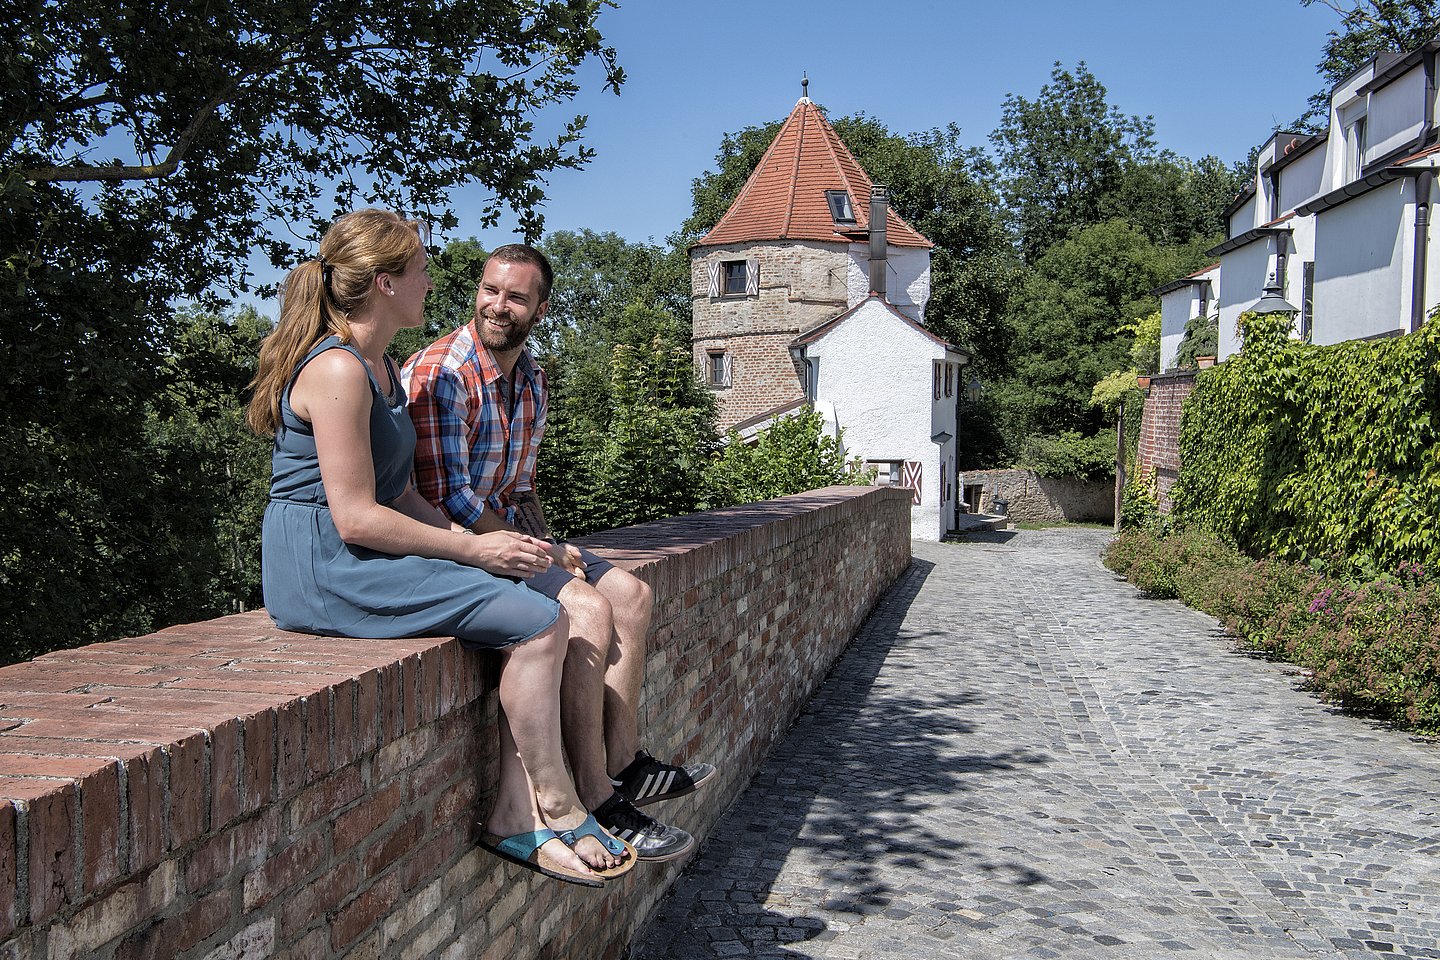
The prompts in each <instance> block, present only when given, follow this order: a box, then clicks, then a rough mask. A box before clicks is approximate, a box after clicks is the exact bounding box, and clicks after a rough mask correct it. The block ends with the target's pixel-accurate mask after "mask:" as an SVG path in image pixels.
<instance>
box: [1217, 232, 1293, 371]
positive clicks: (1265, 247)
mask: <svg viewBox="0 0 1440 960" xmlns="http://www.w3.org/2000/svg"><path fill="white" fill-rule="evenodd" d="M1273 251H1274V246H1273V241H1272V240H1271V239H1270V238H1268V237H1265V238H1261V239H1259V240H1256V241H1255V242H1254V243H1247V244H1246V245H1245V246H1243V247H1241V248H1240V249H1238V250H1232V251H1230V252H1229V253H1227V254H1225V256H1223V257H1221V258H1220V294H1219V296H1218V298H1217V299H1218V300H1219V304H1220V354H1219V356H1220V359H1221V360H1224V359H1225V358H1226V357H1228V356H1230V355H1231V354H1234V353H1238V352H1239V351H1240V337H1239V334H1238V333H1237V332H1236V330H1235V321H1236V320H1239V319H1240V314H1241V313H1243V312H1245V311H1246V310H1248V309H1250V308H1251V307H1252V306H1254V305H1255V301H1256V300H1259V299H1260V295H1261V294H1262V293H1263V292H1264V289H1265V281H1266V280H1267V279H1268V278H1269V276H1270V271H1271V270H1272V269H1273V268H1274V265H1275V258H1274V256H1273V255H1272V254H1273ZM1294 273H1295V274H1297V275H1298V274H1299V270H1298V269H1297V270H1295V271H1294Z"/></svg>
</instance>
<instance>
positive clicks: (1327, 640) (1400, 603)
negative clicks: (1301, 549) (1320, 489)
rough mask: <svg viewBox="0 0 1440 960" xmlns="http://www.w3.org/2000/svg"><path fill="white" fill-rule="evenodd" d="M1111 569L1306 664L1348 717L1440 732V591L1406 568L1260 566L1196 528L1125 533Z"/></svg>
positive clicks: (1270, 562) (1268, 562) (1112, 552)
mask: <svg viewBox="0 0 1440 960" xmlns="http://www.w3.org/2000/svg"><path fill="white" fill-rule="evenodd" d="M1105 564H1106V566H1108V567H1110V569H1112V570H1114V571H1116V572H1117V573H1120V574H1121V575H1123V576H1125V577H1126V578H1127V579H1129V580H1130V581H1131V582H1132V583H1134V584H1135V585H1136V586H1137V587H1139V588H1140V589H1142V590H1144V591H1146V592H1147V593H1149V594H1151V595H1153V596H1157V597H1176V596H1178V597H1179V598H1180V599H1181V600H1183V601H1184V602H1185V603H1187V604H1188V605H1189V606H1192V607H1194V608H1196V609H1198V610H1203V611H1204V612H1206V613H1209V614H1210V615H1211V616H1214V617H1215V618H1216V619H1218V620H1219V621H1220V622H1221V623H1223V624H1224V625H1225V626H1226V628H1228V629H1229V630H1230V632H1231V633H1233V634H1234V635H1235V636H1237V637H1239V638H1240V639H1242V640H1243V641H1244V642H1245V643H1246V644H1247V645H1248V646H1250V647H1251V648H1253V649H1256V650H1260V651H1263V652H1264V653H1266V654H1268V655H1271V656H1274V657H1276V658H1279V659H1283V660H1287V661H1289V662H1292V663H1296V664H1299V665H1301V666H1303V667H1305V668H1306V669H1307V670H1309V672H1310V676H1309V685H1310V686H1311V687H1312V688H1313V689H1315V690H1317V691H1319V692H1320V693H1321V695H1322V696H1324V697H1325V698H1326V699H1328V700H1332V701H1334V702H1338V703H1340V704H1342V705H1343V706H1345V707H1346V708H1347V709H1351V710H1355V711H1357V712H1362V713H1367V714H1370V715H1374V716H1379V717H1383V718H1385V719H1387V720H1391V721H1393V722H1395V723H1398V724H1400V725H1402V726H1405V727H1408V728H1410V729H1414V730H1417V731H1420V732H1422V733H1440V587H1437V584H1436V582H1435V580H1433V579H1432V578H1431V575H1430V572H1429V571H1428V570H1427V569H1426V568H1425V567H1424V566H1423V565H1422V564H1419V563H1415V562H1405V563H1401V564H1399V565H1397V567H1396V568H1395V569H1394V570H1391V571H1388V572H1384V573H1379V574H1377V575H1375V576H1374V577H1373V578H1371V579H1367V580H1365V581H1364V582H1359V581H1351V580H1344V579H1340V578H1338V577H1336V576H1334V575H1332V574H1328V573H1326V572H1324V570H1323V568H1322V567H1321V565H1320V564H1316V565H1315V566H1304V565H1301V564H1296V563H1289V562H1286V561H1282V560H1277V559H1275V558H1267V559H1264V560H1251V559H1249V558H1247V557H1245V556H1244V555H1243V554H1241V553H1240V552H1239V551H1238V550H1236V549H1235V548H1234V547H1232V546H1230V545H1228V544H1226V543H1224V542H1222V541H1220V540H1218V539H1216V538H1214V537H1212V536H1210V535H1208V534H1204V533H1202V532H1200V531H1198V530H1195V529H1193V528H1192V529H1187V530H1184V531H1181V532H1177V533H1172V534H1171V535H1169V536H1164V537H1161V536H1157V535H1156V534H1154V533H1152V532H1147V531H1144V530H1125V531H1123V532H1122V533H1121V534H1120V535H1119V536H1118V537H1116V538H1115V540H1114V541H1113V542H1112V543H1111V545H1110V547H1109V549H1108V550H1107V551H1106V555H1105Z"/></svg>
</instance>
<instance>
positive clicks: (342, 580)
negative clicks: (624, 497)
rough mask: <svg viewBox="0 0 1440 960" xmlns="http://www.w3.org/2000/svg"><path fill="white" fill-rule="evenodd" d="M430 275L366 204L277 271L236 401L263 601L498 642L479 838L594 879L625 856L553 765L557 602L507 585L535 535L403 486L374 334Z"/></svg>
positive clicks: (408, 306) (413, 304) (397, 419)
mask: <svg viewBox="0 0 1440 960" xmlns="http://www.w3.org/2000/svg"><path fill="white" fill-rule="evenodd" d="M430 289H431V283H430V278H429V276H427V275H426V272H425V245H424V241H423V239H422V237H421V231H420V227H419V225H418V224H417V223H416V222H415V221H412V220H402V219H401V218H400V217H398V216H396V215H395V214H393V213H388V212H386V211H381V210H361V211H357V212H355V213H352V214H349V215H347V216H344V217H342V218H340V219H339V220H337V221H336V222H335V224H334V225H333V226H332V227H331V228H330V230H329V231H328V232H327V233H326V234H325V237H324V239H323V240H321V241H320V256H319V257H318V258H317V259H316V260H312V261H310V262H308V263H304V264H301V265H300V266H299V267H297V268H296V269H295V270H293V271H291V273H290V275H289V277H287V278H286V280H285V287H284V293H283V298H282V301H281V308H280V321H279V323H278V324H276V326H275V330H274V331H273V332H272V333H271V334H270V335H269V336H268V337H267V338H266V339H265V342H264V344H263V345H262V346H261V348H260V366H259V371H258V372H257V374H256V376H255V381H254V383H253V384H252V385H251V386H252V387H253V389H254V396H253V399H252V400H251V403H250V409H249V412H248V418H249V422H250V425H251V427H252V428H253V429H254V430H255V431H256V432H258V433H262V434H270V433H273V434H274V436H275V449H274V454H273V475H272V480H271V485H270V503H269V506H268V507H267V508H266V511H265V527H264V535H263V540H262V546H263V563H262V568H263V570H262V573H263V588H264V594H265V605H266V607H267V608H268V609H269V611H270V615H271V616H272V617H273V618H274V619H275V622H276V624H277V625H278V626H280V627H281V628H283V629H286V630H298V631H303V632H307V633H320V634H328V635H334V636H350V637H373V638H385V637H406V636H412V637H413V636H437V635H439V636H444V635H447V634H449V635H453V636H456V637H458V638H459V639H460V641H461V643H463V644H464V645H465V646H466V647H467V648H470V649H481V650H497V651H499V655H500V660H501V670H500V704H501V710H502V712H501V720H500V783H499V790H498V796H497V799H496V802H495V809H494V811H493V813H492V814H491V816H490V820H489V822H488V823H487V824H486V828H485V831H484V834H483V839H482V845H483V846H485V847H486V848H487V849H490V850H493V851H494V852H495V853H497V854H498V855H500V856H502V857H504V858H506V859H508V860H511V861H513V862H515V863H519V864H520V865H522V866H524V867H526V868H527V869H531V870H535V871H538V872H540V873H544V874H546V875H547V876H552V877H556V878H558V879H563V880H568V881H570V882H573V883H580V884H584V885H587V886H601V885H602V879H610V878H612V877H617V876H620V875H621V874H623V873H626V872H628V871H629V870H630V868H631V867H633V866H634V864H635V857H634V850H633V848H631V847H630V846H629V844H625V843H623V842H622V841H619V840H616V839H615V838H613V837H611V836H610V835H609V834H607V833H605V832H604V831H603V830H601V829H600V828H599V827H598V825H596V823H595V820H594V818H593V817H591V816H590V815H589V814H588V813H587V812H586V811H585V809H584V807H582V806H581V804H580V801H579V799H578V798H577V797H576V794H575V787H574V784H573V783H572V782H571V780H570V777H569V774H568V773H567V772H566V770H565V766H564V761H563V758H562V755H561V746H560V744H561V739H560V700H559V689H560V675H561V667H562V664H563V662H564V659H565V649H566V643H567V637H568V624H567V622H566V620H565V616H564V612H563V610H562V609H561V608H560V606H559V604H557V603H556V602H555V601H553V600H550V599H549V598H547V597H544V596H542V595H540V594H538V593H535V592H534V591H531V590H529V589H528V588H526V587H525V586H524V584H523V583H520V582H516V580H523V579H524V578H527V577H531V576H534V575H535V574H536V573H539V572H540V571H542V570H544V569H545V568H546V567H547V566H548V565H549V564H550V554H549V551H548V546H549V545H548V544H545V543H543V542H542V541H539V540H536V539H534V538H532V537H528V536H524V535H522V534H518V533H514V532H510V531H501V532H497V533H489V534H485V535H483V536H475V535H473V534H471V533H470V532H469V531H459V530H454V529H451V526H450V524H449V523H448V522H447V521H446V520H445V519H444V518H443V517H442V516H441V515H440V514H439V513H438V512H437V511H436V510H435V509H434V508H433V507H431V506H430V505H429V504H428V503H426V502H425V500H424V498H422V497H421V496H420V495H419V494H418V493H417V492H416V491H415V490H414V489H413V488H411V487H410V484H409V478H410V471H411V462H412V458H413V455H414V449H415V431H414V428H413V427H412V426H411V424H410V418H409V415H408V414H407V412H406V410H405V391H404V389H402V388H401V386H400V378H399V373H398V371H397V370H396V369H395V365H394V363H393V362H391V361H390V360H389V358H388V357H386V355H385V348H386V347H388V346H389V344H390V341H391V339H392V338H393V337H394V336H395V334H396V332H397V331H398V330H400V329H401V328H402V327H413V326H417V325H419V323H420V322H421V318H422V312H423V308H424V303H425V295H426V294H427V293H428V292H429V291H430ZM505 578H513V579H505Z"/></svg>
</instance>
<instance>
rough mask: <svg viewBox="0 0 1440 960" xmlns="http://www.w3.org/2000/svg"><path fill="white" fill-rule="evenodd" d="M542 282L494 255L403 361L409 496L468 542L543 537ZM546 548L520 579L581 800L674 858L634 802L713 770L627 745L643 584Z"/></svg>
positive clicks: (564, 547) (647, 849)
mask: <svg viewBox="0 0 1440 960" xmlns="http://www.w3.org/2000/svg"><path fill="white" fill-rule="evenodd" d="M553 282H554V273H553V271H552V270H551V268H550V263H549V261H548V260H547V259H546V258H545V255H544V254H542V253H540V251H538V250H535V249H534V248H532V247H528V246H525V245H523V244H510V245H507V246H503V247H500V248H499V249H497V250H495V251H494V252H493V253H491V254H490V257H489V259H488V260H487V261H486V262H485V271H484V275H483V276H482V278H481V281H480V288H479V290H478V291H477V292H476V294H475V316H474V319H473V320H472V321H471V322H470V323H469V324H466V325H465V326H463V327H461V328H460V329H458V330H456V331H455V332H454V333H451V334H449V335H448V336H445V337H442V338H441V339H439V340H437V341H436V342H435V343H433V344H431V345H430V346H429V347H427V348H426V349H424V350H422V351H420V352H419V353H417V354H416V355H415V356H413V357H411V358H410V360H409V362H407V363H406V364H405V370H404V379H405V386H406V390H407V392H408V393H409V396H410V415H411V418H412V419H413V420H414V422H415V433H416V436H417V440H418V442H417V444H416V448H415V477H416V483H417V486H418V487H419V490H420V492H421V493H422V494H423V495H424V496H425V498H426V499H428V500H429V501H430V502H431V503H434V504H435V505H436V506H437V507H439V508H440V509H441V510H442V511H444V512H445V514H446V515H448V516H449V517H450V518H451V520H453V521H454V522H455V523H458V524H460V525H461V526H464V527H467V528H468V529H470V530H473V531H475V532H476V533H487V532H489V531H492V530H500V529H516V530H520V531H522V532H524V533H528V534H530V535H532V536H536V537H542V538H545V539H552V538H551V537H550V531H549V529H548V527H547V526H546V524H545V517H544V514H543V512H542V511H541V509H540V501H539V499H538V497H537V496H536V492H535V458H536V455H537V453H538V450H539V445H540V440H541V437H542V436H543V435H544V432H545V415H546V407H547V401H548V396H547V393H546V385H545V374H544V373H543V372H542V371H541V370H540V368H539V367H538V366H537V365H536V364H535V361H534V359H533V358H532V357H531V355H530V352H529V351H528V350H527V349H526V347H525V344H526V338H527V337H528V335H529V333H530V330H531V329H532V328H533V327H534V326H535V324H536V323H538V322H539V321H540V320H541V319H542V318H543V317H544V316H545V312H546V311H547V310H548V309H549V305H550V287H551V284H552V283H553ZM552 543H553V545H552V549H551V557H550V561H551V562H550V564H549V566H548V568H547V569H545V570H542V571H538V572H537V573H535V575H534V576H533V577H531V578H529V579H527V580H526V581H525V582H526V583H527V584H528V585H529V587H530V588H531V589H533V590H537V591H539V592H540V593H543V594H545V595H546V596H549V597H551V598H553V599H556V600H558V601H560V603H561V604H562V605H563V606H564V607H565V611H566V613H567V614H568V615H569V618H570V624H571V638H570V647H569V652H568V653H567V655H566V658H565V667H564V677H563V682H562V684H561V712H562V719H563V724H562V726H563V728H564V733H565V748H566V752H567V753H568V754H569V756H570V763H571V767H572V769H573V772H574V774H575V785H576V788H577V789H578V792H579V794H580V800H581V802H582V803H584V804H585V806H586V807H587V808H588V809H590V810H591V811H592V812H593V813H594V814H595V818H596V819H597V820H599V821H600V823H601V824H602V825H603V826H604V827H605V829H607V830H609V831H610V832H611V833H612V834H614V835H615V836H617V837H619V838H621V839H624V840H628V841H629V842H630V843H632V844H634V846H635V849H636V852H637V855H638V856H639V858H640V859H641V860H670V859H673V858H675V857H679V856H683V855H684V854H685V853H687V852H689V851H690V850H691V849H692V848H693V847H694V845H695V840H694V838H693V837H691V836H690V834H688V833H686V832H685V831H684V830H681V829H679V828H678V827H672V826H668V825H666V824H664V823H661V822H660V821H658V820H656V819H655V818H653V817H650V816H648V815H646V814H645V813H643V812H642V811H640V810H639V809H638V806H643V805H645V804H648V803H654V802H656V801H659V800H665V799H669V798H670V797H678V796H683V795H685V794H687V793H690V792H691V791H693V790H695V789H696V788H698V787H699V786H700V785H701V784H703V783H704V782H705V781H706V780H708V779H709V778H710V777H711V776H712V775H713V774H714V773H715V768H714V767H713V766H711V765H710V764H708V763H702V764H689V765H685V766H679V765H675V764H668V763H662V762H661V761H659V760H656V759H655V758H654V757H651V756H650V755H649V754H648V753H646V752H644V751H643V750H641V749H640V748H639V734H638V730H637V726H638V721H637V711H638V708H639V702H640V687H641V684H642V683H643V681H644V674H645V637H646V634H647V633H648V632H649V629H650V618H651V594H650V587H649V586H648V585H647V584H645V583H644V582H643V581H641V580H639V579H638V578H636V577H634V576H632V575H631V574H630V573H628V572H626V571H624V570H621V569H619V568H617V567H615V566H612V565H611V564H610V563H609V562H608V561H606V560H602V559H601V558H600V557H598V556H596V555H595V554H593V553H591V552H589V551H588V550H582V549H579V548H577V547H575V546H574V545H573V544H567V543H563V542H553V541H552ZM602 717H603V722H600V721H601V718H602Z"/></svg>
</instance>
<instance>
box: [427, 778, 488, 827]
mask: <svg viewBox="0 0 1440 960" xmlns="http://www.w3.org/2000/svg"><path fill="white" fill-rule="evenodd" d="M479 794H480V788H479V787H478V786H477V785H476V783H475V778H474V777H465V778H463V779H462V780H461V781H460V782H459V783H455V784H452V785H451V786H450V787H449V788H448V789H446V790H445V792H444V793H442V794H440V796H439V798H438V799H436V801H435V814H434V816H435V826H436V828H437V829H443V828H444V826H445V824H447V823H449V822H451V821H452V820H458V821H461V822H464V823H469V822H470V821H471V820H474V819H475V804H476V802H477V801H478V800H479Z"/></svg>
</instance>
